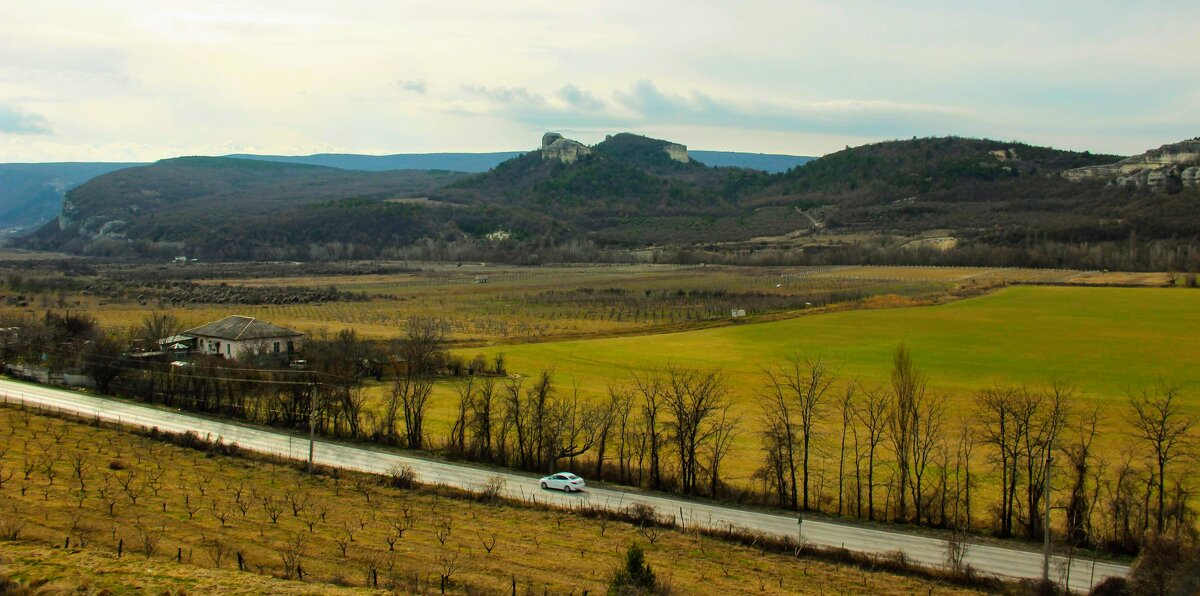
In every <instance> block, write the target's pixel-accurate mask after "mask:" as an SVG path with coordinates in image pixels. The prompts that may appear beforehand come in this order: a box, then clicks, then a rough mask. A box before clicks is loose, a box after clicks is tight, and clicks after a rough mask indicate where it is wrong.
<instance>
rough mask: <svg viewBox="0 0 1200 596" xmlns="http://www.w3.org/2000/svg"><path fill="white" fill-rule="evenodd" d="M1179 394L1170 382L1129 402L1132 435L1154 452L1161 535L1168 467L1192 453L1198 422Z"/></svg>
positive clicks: (1134, 396) (1133, 396) (1158, 520)
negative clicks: (1180, 399)
mask: <svg viewBox="0 0 1200 596" xmlns="http://www.w3.org/2000/svg"><path fill="white" fill-rule="evenodd" d="M1178 397H1179V388H1178V387H1176V386H1174V385H1168V384H1166V383H1161V384H1160V385H1158V386H1157V387H1155V388H1153V389H1151V390H1142V391H1141V392H1140V393H1137V394H1131V395H1130V396H1129V405H1130V407H1131V408H1133V419H1132V420H1131V421H1130V424H1131V426H1132V427H1133V429H1132V434H1133V436H1134V437H1135V438H1136V439H1138V440H1140V441H1143V442H1144V443H1146V444H1147V446H1149V447H1150V449H1151V451H1152V452H1153V454H1154V461H1153V463H1154V466H1155V470H1156V472H1157V474H1155V477H1154V478H1155V481H1156V482H1157V491H1156V492H1157V497H1158V511H1157V513H1156V515H1155V529H1156V530H1157V531H1158V533H1159V534H1161V533H1162V532H1163V528H1164V527H1165V514H1166V507H1165V503H1166V482H1167V480H1166V477H1167V471H1168V470H1167V469H1168V468H1169V467H1170V466H1171V464H1172V463H1174V462H1176V461H1178V460H1179V459H1181V458H1182V457H1183V456H1184V455H1185V454H1186V453H1188V451H1189V449H1190V447H1191V445H1190V442H1191V436H1190V435H1191V432H1192V429H1193V427H1195V426H1196V421H1197V418H1196V417H1195V416H1194V415H1189V414H1187V413H1185V412H1184V410H1183V409H1182V407H1181V406H1180V404H1179V402H1178V401H1176V400H1177V398H1178Z"/></svg>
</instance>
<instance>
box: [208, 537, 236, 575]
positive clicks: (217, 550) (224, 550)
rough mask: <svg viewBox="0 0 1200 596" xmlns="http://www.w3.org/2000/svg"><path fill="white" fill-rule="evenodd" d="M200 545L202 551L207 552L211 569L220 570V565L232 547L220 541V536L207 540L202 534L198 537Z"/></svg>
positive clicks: (222, 540)
mask: <svg viewBox="0 0 1200 596" xmlns="http://www.w3.org/2000/svg"><path fill="white" fill-rule="evenodd" d="M200 544H202V545H203V546H204V550H205V551H207V552H208V558H209V559H211V560H212V563H213V567H216V568H218V569H220V568H221V563H222V562H224V561H225V558H226V557H228V556H229V553H230V552H231V551H232V546H231V545H230V544H229V543H228V542H226V541H225V540H224V539H222V538H221V537H220V536H215V537H213V538H208V537H207V536H204V535H203V534H201V535H200Z"/></svg>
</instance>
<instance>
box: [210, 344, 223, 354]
mask: <svg viewBox="0 0 1200 596" xmlns="http://www.w3.org/2000/svg"><path fill="white" fill-rule="evenodd" d="M212 345H213V351H214V352H216V353H218V354H220V353H221V342H219V341H214V342H212Z"/></svg>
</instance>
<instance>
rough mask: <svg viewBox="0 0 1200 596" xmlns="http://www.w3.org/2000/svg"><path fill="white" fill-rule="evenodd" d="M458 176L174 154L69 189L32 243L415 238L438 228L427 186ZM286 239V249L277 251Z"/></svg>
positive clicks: (74, 246) (176, 244) (263, 247)
mask: <svg viewBox="0 0 1200 596" xmlns="http://www.w3.org/2000/svg"><path fill="white" fill-rule="evenodd" d="M462 176H463V174H458V173H451V172H444V171H418V170H397V171H387V172H351V171H346V170H339V169H336V168H328V167H323V166H310V165H299V164H285V163H276V162H268V161H257V160H244V159H231V158H220V157H185V158H177V159H168V160H163V161H160V162H157V163H154V164H151V165H148V166H141V167H134V168H127V169H123V170H118V171H115V172H111V173H109V174H105V175H103V176H99V177H97V178H95V179H93V180H91V181H89V182H87V183H85V184H84V185H82V186H80V187H79V188H76V189H74V190H72V191H70V192H69V193H67V196H66V198H65V200H64V202H63V207H62V213H61V215H60V216H59V219H58V221H56V222H51V223H50V224H47V225H46V226H43V227H42V228H41V229H40V230H38V231H37V232H36V233H35V234H34V235H32V236H31V237H30V238H29V239H28V240H27V243H28V245H29V246H31V247H34V248H42V247H49V248H61V249H66V250H73V251H79V252H90V253H94V254H130V253H134V254H149V253H153V254H160V255H166V254H175V253H179V252H185V251H187V252H190V253H191V254H202V255H205V256H206V257H210V258H211V257H219V258H239V259H246V258H271V257H274V256H279V255H284V254H285V255H288V256H293V257H294V256H296V253H295V251H294V250H291V249H293V248H295V247H297V246H300V247H302V246H305V245H306V244H307V243H310V242H318V243H319V242H325V241H327V240H332V241H347V242H354V241H357V242H363V243H367V242H372V241H380V240H384V239H393V241H394V242H413V241H415V240H417V239H419V238H421V237H424V236H426V235H428V234H431V233H433V232H434V231H435V228H436V227H437V225H436V222H434V221H431V220H428V219H426V218H424V217H423V214H424V213H425V212H427V211H431V209H427V208H426V207H425V205H424V204H425V203H427V201H426V200H425V199H423V198H422V195H424V194H425V193H427V192H428V191H429V190H431V189H433V188H436V187H437V186H440V185H443V184H447V183H450V182H453V181H455V180H458V179H459V178H461V177H462ZM367 207H369V208H367ZM447 208H448V207H447ZM347 212H351V213H353V214H354V215H355V216H358V215H362V216H363V217H362V221H360V222H358V225H357V227H353V228H352V224H353V221H352V220H354V219H357V218H353V217H352V218H347V217H346V216H345V214H346V213H347ZM385 225H386V226H387V229H386V230H384V229H382V227H383V226H385ZM280 247H286V248H287V250H282V251H276V250H275V249H276V248H280Z"/></svg>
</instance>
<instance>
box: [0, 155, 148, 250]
mask: <svg viewBox="0 0 1200 596" xmlns="http://www.w3.org/2000/svg"><path fill="white" fill-rule="evenodd" d="M136 165H140V164H134V163H70V162H67V163H6V164H0V229H3V230H4V231H3V232H0V236H7V235H11V234H12V233H19V232H20V231H22V230H24V229H29V228H31V227H34V226H36V225H38V224H41V223H43V222H46V221H49V220H51V219H53V218H55V217H56V216H58V213H59V211H60V210H61V208H62V198H63V195H64V194H65V193H66V192H67V191H68V190H70V189H72V188H74V187H76V186H78V185H80V184H83V183H84V182H87V181H88V180H91V179H92V178H95V177H96V176H99V175H101V174H107V173H109V172H112V171H114V170H119V169H122V168H128V167H131V166H136Z"/></svg>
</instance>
